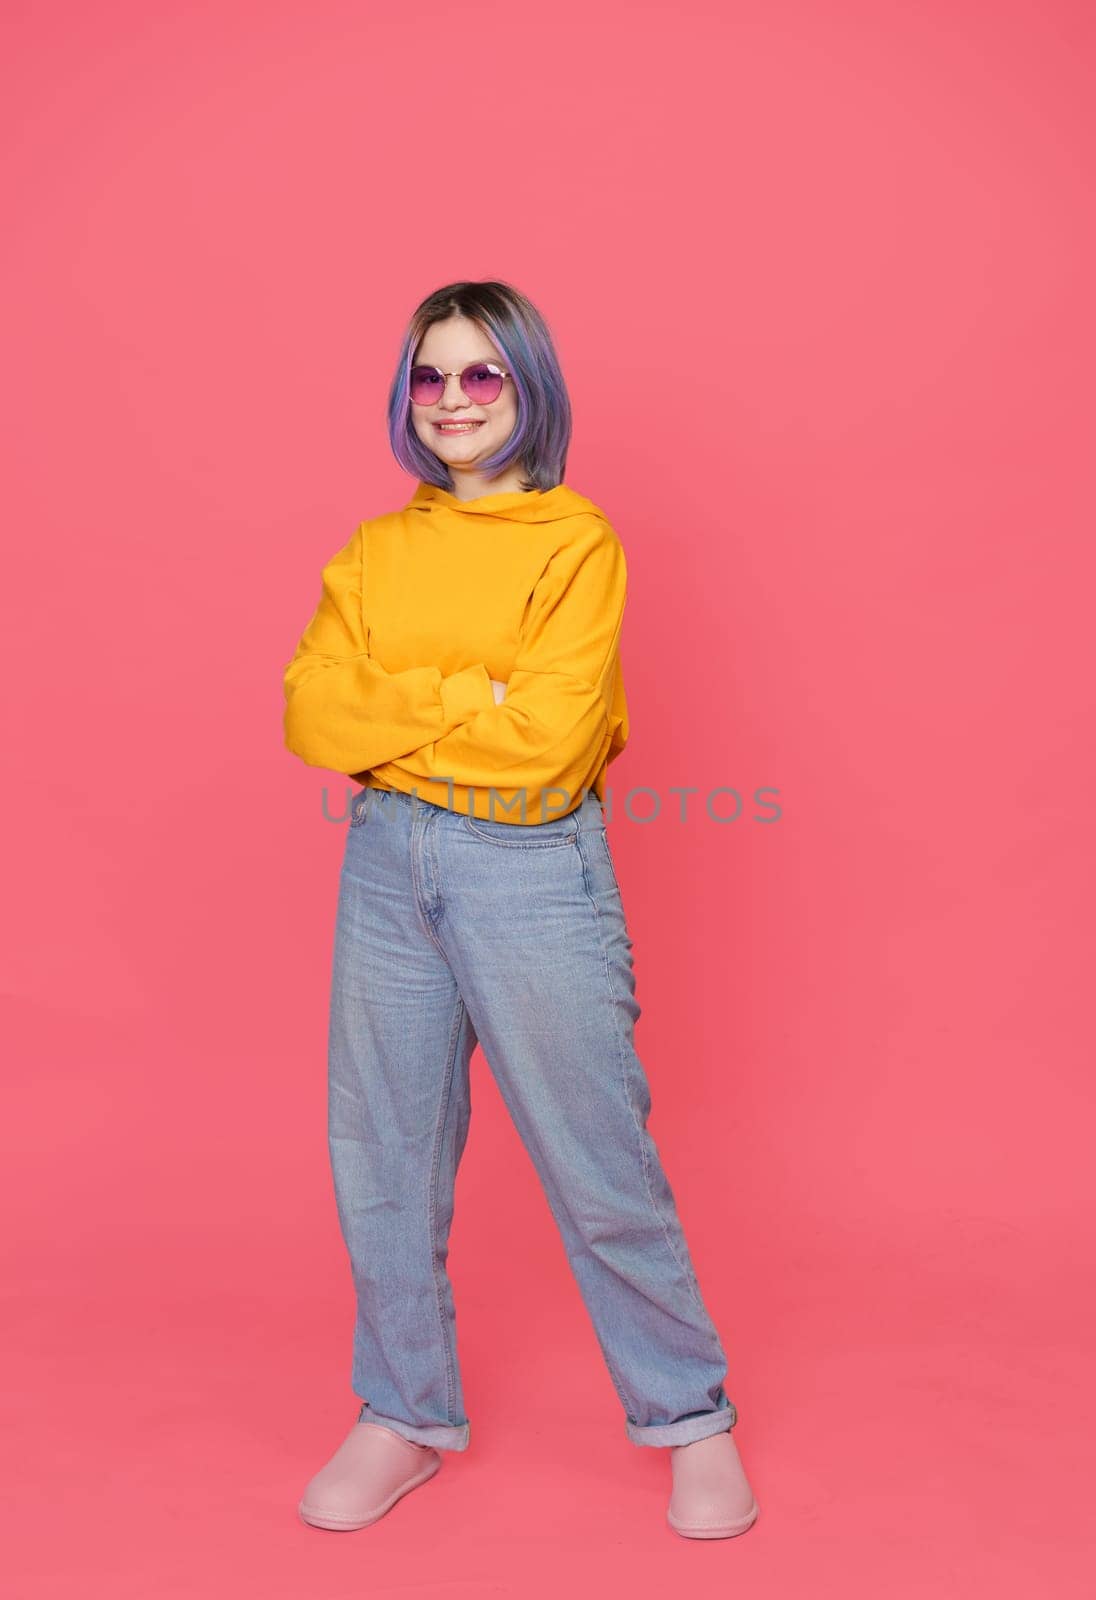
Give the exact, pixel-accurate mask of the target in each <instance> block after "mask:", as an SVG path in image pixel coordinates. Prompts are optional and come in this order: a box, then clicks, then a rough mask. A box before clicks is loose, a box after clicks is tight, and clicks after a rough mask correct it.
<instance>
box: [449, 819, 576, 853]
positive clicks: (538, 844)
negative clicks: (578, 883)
mask: <svg viewBox="0 0 1096 1600" xmlns="http://www.w3.org/2000/svg"><path fill="white" fill-rule="evenodd" d="M461 822H462V824H463V825H464V827H465V829H466V830H467V831H468V832H469V833H471V834H473V835H474V836H475V837H476V838H477V839H482V840H483V841H484V843H485V844H493V845H498V846H499V847H500V849H503V850H507V849H509V850H550V849H553V848H558V847H559V846H560V845H568V844H572V845H573V844H574V842H575V840H576V839H577V838H578V817H577V816H576V814H575V813H574V812H573V811H569V812H568V813H567V815H566V816H565V817H555V818H554V819H553V820H552V821H551V822H528V823H521V822H488V821H486V820H485V819H484V818H483V817H469V816H463V815H462V817H461Z"/></svg>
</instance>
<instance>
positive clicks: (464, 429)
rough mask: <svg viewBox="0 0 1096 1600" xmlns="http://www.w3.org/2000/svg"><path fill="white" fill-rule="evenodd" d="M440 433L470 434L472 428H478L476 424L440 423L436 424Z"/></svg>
mask: <svg viewBox="0 0 1096 1600" xmlns="http://www.w3.org/2000/svg"><path fill="white" fill-rule="evenodd" d="M438 427H439V428H440V430H441V432H442V433H471V432H472V430H473V428H478V427H479V423H478V422H441V423H439V424H438Z"/></svg>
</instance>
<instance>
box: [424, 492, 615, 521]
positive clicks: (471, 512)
mask: <svg viewBox="0 0 1096 1600" xmlns="http://www.w3.org/2000/svg"><path fill="white" fill-rule="evenodd" d="M406 509H407V510H408V511H423V512H427V513H429V514H433V513H435V512H438V511H443V512H453V511H458V512H462V513H465V514H467V515H468V516H471V517H499V518H501V519H502V520H503V521H505V522H559V521H560V520H561V519H562V518H564V517H578V516H595V517H602V518H604V517H605V513H604V511H602V510H601V508H600V506H596V505H595V504H594V502H593V501H592V500H588V499H587V498H586V496H585V495H584V494H578V493H576V491H575V490H574V489H569V488H568V487H567V485H566V484H565V483H557V484H556V486H555V488H554V489H528V490H522V489H517V490H514V491H512V492H510V493H509V494H481V495H478V496H477V497H476V498H475V499H474V500H461V499H460V498H459V497H458V496H457V495H455V494H451V493H450V492H449V490H448V489H439V488H438V486H437V484H434V483H423V482H420V483H419V486H418V488H417V489H416V490H415V492H414V494H413V495H412V496H411V499H410V500H409V501H408V503H407V506H406Z"/></svg>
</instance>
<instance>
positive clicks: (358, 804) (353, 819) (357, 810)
mask: <svg viewBox="0 0 1096 1600" xmlns="http://www.w3.org/2000/svg"><path fill="white" fill-rule="evenodd" d="M368 816H369V790H368V789H363V790H362V792H361V794H358V795H355V796H354V798H353V800H352V801H351V802H350V826H351V827H352V828H360V827H361V825H362V823H363V822H364V821H365V820H366V818H367V817H368Z"/></svg>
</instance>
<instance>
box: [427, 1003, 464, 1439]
mask: <svg viewBox="0 0 1096 1600" xmlns="http://www.w3.org/2000/svg"><path fill="white" fill-rule="evenodd" d="M463 1017H464V1001H463V999H462V998H461V996H460V995H459V994H458V996H457V1004H456V1008H455V1010H454V1012H453V1025H452V1026H451V1027H450V1030H449V1050H448V1055H447V1058H446V1064H445V1072H444V1074H443V1078H442V1095H441V1106H440V1108H439V1111H438V1118H437V1122H436V1124H435V1126H434V1149H433V1159H432V1161H431V1170H430V1192H429V1201H428V1205H427V1216H428V1229H427V1233H428V1244H429V1247H430V1275H431V1277H432V1278H433V1280H434V1303H435V1306H436V1307H437V1312H438V1327H439V1330H440V1332H441V1343H442V1350H443V1351H444V1353H445V1405H446V1418H447V1421H448V1426H450V1427H456V1426H457V1424H456V1423H454V1421H453V1413H454V1410H455V1400H456V1373H455V1360H456V1357H455V1354H454V1352H453V1350H452V1349H451V1348H450V1340H449V1332H450V1330H449V1325H448V1323H447V1322H446V1319H445V1307H444V1306H443V1304H442V1294H441V1279H440V1277H439V1273H438V1236H437V1219H438V1173H439V1172H440V1170H441V1150H442V1130H443V1128H444V1127H445V1122H446V1118H447V1116H448V1113H449V1103H450V1100H451V1099H452V1093H453V1066H454V1063H455V1061H456V1056H457V1046H458V1043H459V1041H460V1031H461V1024H462V1021H463Z"/></svg>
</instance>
